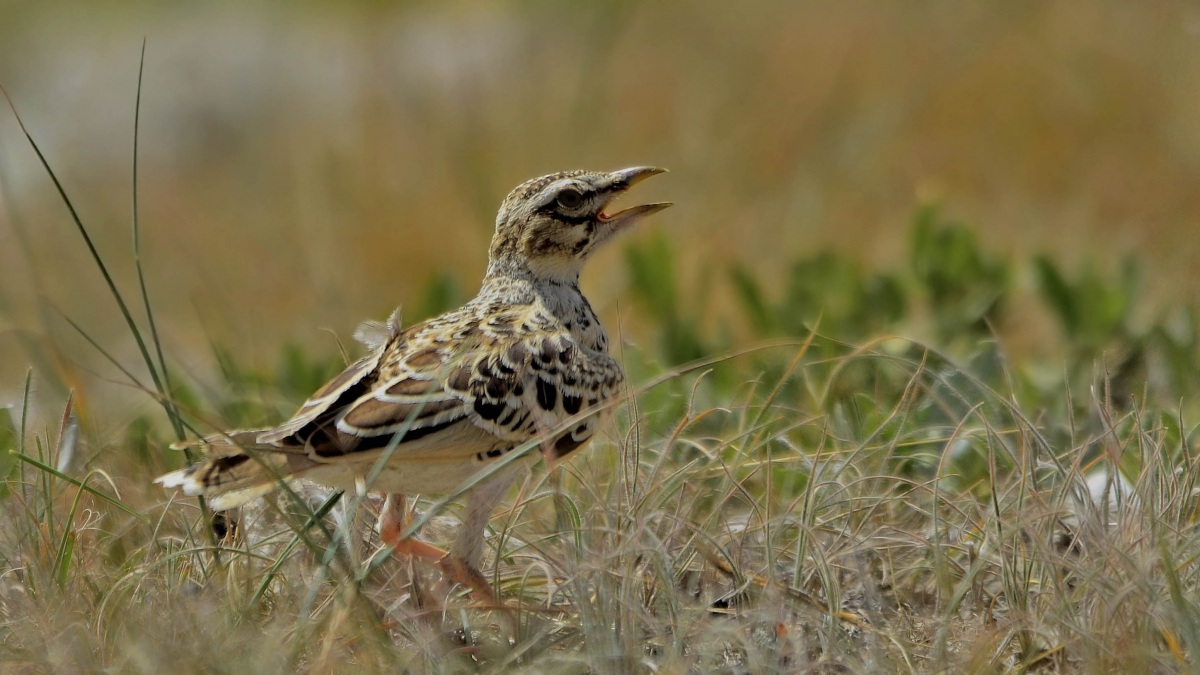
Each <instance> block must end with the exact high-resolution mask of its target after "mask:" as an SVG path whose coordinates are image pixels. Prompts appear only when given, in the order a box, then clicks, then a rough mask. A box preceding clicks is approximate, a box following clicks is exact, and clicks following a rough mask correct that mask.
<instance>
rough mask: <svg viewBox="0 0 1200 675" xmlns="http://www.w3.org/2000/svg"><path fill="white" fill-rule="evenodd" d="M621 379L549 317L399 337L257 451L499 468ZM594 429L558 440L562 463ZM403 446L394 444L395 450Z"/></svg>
mask: <svg viewBox="0 0 1200 675" xmlns="http://www.w3.org/2000/svg"><path fill="white" fill-rule="evenodd" d="M620 381H621V372H620V368H619V367H618V366H617V364H616V362H615V361H613V360H612V359H611V358H609V357H608V356H607V355H605V354H601V353H598V352H594V351H591V350H586V349H583V348H581V347H580V346H579V345H577V344H575V342H574V341H573V340H572V339H571V337H570V335H569V334H568V333H567V332H565V331H563V330H561V329H559V328H557V327H556V326H555V324H554V322H553V321H550V320H548V319H547V317H545V316H544V315H538V314H536V313H535V314H533V315H529V316H522V315H520V314H513V315H510V316H505V315H503V314H502V315H500V316H494V315H492V316H478V315H473V314H469V313H465V312H464V313H462V314H459V315H458V316H456V317H452V318H451V317H447V318H444V319H441V320H438V321H435V322H432V323H427V324H421V325H418V326H414V327H412V328H410V329H408V330H407V331H404V332H403V333H398V334H397V335H395V336H393V338H392V339H391V340H390V341H389V342H388V343H387V344H386V345H385V346H384V347H383V348H382V349H381V350H379V351H378V352H377V353H375V354H373V355H372V356H369V357H367V358H365V359H363V360H361V361H359V362H358V363H356V364H354V365H353V366H351V367H350V368H348V369H347V370H346V371H345V372H344V373H342V374H341V375H339V376H338V377H337V378H335V379H334V380H333V381H332V382H330V383H329V384H328V385H326V386H325V387H323V388H322V389H321V390H320V391H318V392H317V393H316V394H314V395H313V396H312V398H310V399H309V400H308V401H307V402H306V403H305V404H304V405H303V406H301V408H300V410H299V411H297V413H296V415H295V417H293V419H291V420H289V421H288V422H286V423H285V424H283V425H281V426H280V427H278V428H276V429H273V430H271V431H269V432H266V433H263V434H260V435H259V437H258V441H259V443H269V444H272V445H277V446H279V447H280V448H281V449H283V450H289V449H291V451H295V452H304V453H305V454H307V455H308V456H309V457H311V458H312V459H314V460H316V461H319V462H340V461H346V460H350V461H363V460H368V459H370V458H372V457H373V456H375V455H377V454H378V453H379V452H381V451H382V450H383V449H384V448H387V447H388V446H390V445H393V444H394V445H395V448H394V450H393V452H395V453H396V456H397V458H401V457H403V458H412V459H416V458H420V457H428V458H433V457H437V458H443V459H449V458H453V457H469V456H474V455H480V454H482V455H487V456H495V454H498V453H502V452H503V451H505V450H507V449H510V448H512V447H515V446H516V445H519V444H521V443H523V442H525V441H527V440H529V439H530V438H534V437H536V436H538V435H540V434H544V433H546V432H547V431H549V430H550V429H552V428H554V427H555V426H557V425H558V424H559V423H560V422H561V421H562V420H565V419H566V418H568V417H571V416H572V415H575V414H576V413H578V412H579V411H580V410H582V409H584V408H585V407H589V406H592V407H594V406H596V405H598V404H599V403H600V402H601V401H603V400H605V399H607V398H609V397H610V396H612V395H613V394H614V393H615V391H616V388H617V387H618V386H619V384H620ZM591 424H592V423H591V422H590V421H588V422H586V423H584V424H581V425H580V426H579V427H577V428H575V429H572V430H568V431H567V432H566V433H565V434H561V435H560V436H559V437H557V438H556V439H555V440H554V447H555V454H559V455H561V454H565V453H566V452H569V451H570V450H573V449H574V448H575V447H578V445H580V444H582V443H583V442H584V441H586V440H587V438H589V437H590V436H591V429H592V427H591ZM397 437H399V438H397Z"/></svg>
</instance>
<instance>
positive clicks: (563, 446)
mask: <svg viewBox="0 0 1200 675" xmlns="http://www.w3.org/2000/svg"><path fill="white" fill-rule="evenodd" d="M587 440H588V439H586V438H584V439H581V440H578V441H577V440H575V439H574V438H572V436H571V434H563V435H562V436H559V437H558V438H557V439H555V440H554V458H555V459H559V458H562V457H565V456H567V455H569V454H571V453H572V452H574V451H575V450H576V449H577V448H578V447H579V446H581V445H583V444H584V443H586V442H587Z"/></svg>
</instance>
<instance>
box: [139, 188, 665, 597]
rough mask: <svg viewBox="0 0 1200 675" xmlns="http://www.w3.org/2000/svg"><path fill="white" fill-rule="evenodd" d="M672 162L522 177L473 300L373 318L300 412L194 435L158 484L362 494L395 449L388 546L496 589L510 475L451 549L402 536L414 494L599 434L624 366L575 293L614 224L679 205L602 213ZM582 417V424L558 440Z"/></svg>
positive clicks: (485, 485) (472, 499)
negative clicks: (187, 460)
mask: <svg viewBox="0 0 1200 675" xmlns="http://www.w3.org/2000/svg"><path fill="white" fill-rule="evenodd" d="M663 172H664V169H656V168H652V167H633V168H629V169H622V170H620V171H613V172H611V173H603V172H592V171H569V172H564V173H555V174H550V175H548V176H542V177H541V178H535V179H533V180H531V181H528V182H526V183H523V184H521V185H520V186H518V187H517V188H516V189H515V190H513V191H512V192H511V193H509V195H508V197H506V198H505V199H504V202H503V203H502V204H501V205H500V212H499V214H498V215H497V216H496V233H495V235H494V236H493V238H492V243H491V248H490V250H489V255H488V258H489V260H488V268H487V274H486V276H484V279H483V284H482V287H481V288H480V290H479V294H478V295H477V296H476V297H475V298H474V299H473V300H471V301H470V302H468V303H467V304H465V305H463V306H462V307H461V308H459V309H456V310H454V311H451V312H448V313H446V314H443V315H441V316H439V317H437V318H435V319H431V320H429V321H426V322H424V323H420V324H417V325H414V326H410V327H409V328H405V329H402V328H401V326H400V322H399V319H398V316H397V315H396V314H393V316H392V317H391V318H390V319H389V320H388V322H387V323H386V324H378V323H367V324H364V325H363V326H361V327H360V328H359V331H358V332H357V333H356V337H357V338H358V339H359V340H360V341H362V342H364V343H365V344H367V346H368V347H370V348H371V353H370V354H369V355H367V356H365V357H364V358H362V359H360V360H359V361H357V362H356V363H354V364H352V365H351V366H350V367H349V368H347V369H346V370H345V371H344V372H342V373H341V374H340V375H338V376H337V377H335V378H334V379H333V380H332V381H330V382H329V383H328V384H326V385H325V386H324V387H322V388H321V389H320V390H319V391H317V392H316V393H315V394H313V395H312V397H310V398H309V399H308V400H307V401H305V403H304V405H302V406H300V409H299V410H298V411H296V414H295V415H294V416H293V417H292V418H291V419H290V420H288V421H287V422H285V423H283V424H281V425H279V426H277V427H272V428H268V429H251V430H233V431H226V432H223V433H217V434H213V435H211V436H208V437H206V438H204V439H201V440H199V441H195V442H193V443H192V444H191V445H192V446H194V447H198V448H199V449H201V450H202V451H203V453H204V454H205V456H206V459H205V460H204V461H203V462H201V463H199V464H195V465H192V466H189V467H187V468H185V469H182V470H180V471H175V472H173V473H169V474H167V475H165V476H162V477H160V478H158V479H157V481H156V482H158V483H160V484H162V485H163V486H164V487H167V488H176V487H178V488H183V491H184V492H185V493H187V494H189V495H204V496H205V497H207V498H208V499H209V504H210V505H211V507H212V508H213V509H216V510H225V509H230V508H233V507H236V506H239V505H241V504H244V503H246V502H248V501H250V500H252V499H255V498H257V497H261V496H263V495H265V494H267V493H268V492H270V491H271V490H272V489H274V488H275V487H276V486H277V485H278V482H279V481H280V480H288V479H291V478H305V479H308V480H312V481H315V482H317V483H321V484H324V485H328V486H331V487H336V488H341V489H356V488H358V487H359V486H361V485H362V484H363V483H364V481H366V480H367V479H368V477H369V475H370V474H371V473H372V470H373V468H374V467H375V465H376V464H377V463H378V462H379V460H380V458H381V457H386V460H385V462H384V463H383V464H382V465H381V467H380V470H379V471H378V473H377V475H376V476H375V477H374V479H373V480H372V481H371V482H370V483H369V484H367V485H366V488H367V489H368V490H371V491H378V492H384V493H387V499H386V500H385V502H384V506H383V510H382V513H381V514H380V517H379V532H380V536H381V538H382V539H383V541H384V542H385V543H387V544H390V545H392V546H393V547H394V550H395V551H396V552H397V553H399V554H402V555H409V556H412V557H414V558H421V559H425V560H428V561H431V562H433V563H436V564H437V565H439V566H440V567H441V569H442V570H443V573H444V574H445V575H446V577H447V578H449V579H451V580H453V581H456V582H459V583H462V584H464V585H466V586H469V587H470V588H472V589H473V590H474V591H475V592H476V593H479V594H481V595H483V596H484V597H491V596H492V590H491V588H490V586H489V585H488V583H487V581H486V580H485V579H484V577H483V575H482V574H480V573H479V571H478V566H479V559H480V556H481V554H482V550H483V531H484V528H485V527H486V525H487V521H488V519H489V518H490V516H491V512H492V510H493V509H494V508H495V506H496V505H497V504H498V503H499V501H500V499H501V498H502V497H503V495H504V493H505V492H506V491H507V489H508V487H509V485H510V483H511V482H512V480H513V478H514V477H515V471H513V470H508V469H507V468H506V469H505V470H502V471H499V472H497V473H495V474H494V475H492V476H490V477H489V478H487V479H486V480H484V481H483V482H481V483H480V484H478V485H476V486H475V487H474V489H473V490H472V491H471V492H470V493H469V496H468V502H467V508H466V512H465V515H464V517H463V521H462V525H461V527H460V529H459V532H458V535H457V537H456V538H455V540H454V542H453V543H452V544H451V546H450V550H449V552H448V553H447V552H445V551H442V550H441V549H438V548H435V547H433V546H431V545H429V544H427V543H424V542H421V541H418V540H416V539H412V538H408V539H406V538H403V537H402V533H403V532H404V529H405V517H406V508H405V497H404V495H405V494H412V493H445V492H451V491H454V490H455V489H456V488H457V487H458V486H459V485H462V484H463V483H464V482H465V481H467V480H469V479H470V478H472V477H473V476H475V475H476V474H477V473H478V472H480V471H481V470H483V469H484V468H485V467H487V466H488V465H489V464H490V463H492V462H495V461H497V460H499V459H500V458H502V457H503V456H504V455H505V454H506V453H508V452H509V451H511V450H513V449H514V448H517V447H518V446H520V445H522V444H524V443H526V442H528V441H531V440H533V439H539V438H540V439H541V441H542V443H541V444H542V447H543V450H544V452H545V453H547V454H548V455H550V456H552V457H554V458H561V457H564V456H566V455H567V454H569V453H571V452H573V451H575V450H576V449H578V448H579V447H580V446H582V445H583V444H585V443H587V442H588V440H590V439H591V437H592V433H593V430H594V427H595V424H596V422H595V419H596V418H595V415H587V411H595V410H598V409H600V408H601V407H603V405H604V403H605V402H607V401H609V400H610V399H612V398H613V397H614V396H615V395H616V394H617V392H618V390H619V388H620V385H621V382H622V380H623V375H622V372H621V366H620V364H619V363H618V362H617V361H616V360H615V359H613V358H612V357H611V356H610V355H609V353H608V337H607V336H606V335H605V332H604V328H603V327H602V326H601V325H600V321H599V319H597V317H596V314H595V312H594V311H592V307H591V305H590V304H588V301H587V298H585V297H584V296H583V293H582V292H580V290H579V273H580V270H581V269H582V268H583V265H584V263H585V262H586V261H587V259H588V256H590V255H591V254H592V252H593V251H595V250H596V249H598V248H599V247H600V246H602V245H603V244H604V243H605V242H607V241H609V240H610V239H612V238H613V236H614V235H616V234H618V233H619V232H621V231H623V230H625V229H626V228H627V227H629V226H630V225H632V224H633V223H634V222H636V221H638V220H641V219H642V218H644V217H645V216H648V215H650V214H652V213H655V212H657V211H661V210H662V209H664V208H666V207H667V206H670V204H666V203H656V204H645V205H642V206H635V207H632V208H628V209H625V210H622V211H613V212H609V211H608V210H607V209H608V208H609V207H610V205H611V204H612V203H613V202H614V201H615V200H616V199H617V197H619V196H620V195H621V194H623V193H624V192H625V191H626V190H628V189H629V188H630V187H631V186H633V185H635V184H637V183H638V182H640V181H642V180H644V179H645V178H648V177H649V176H653V175H655V174H659V173H663ZM571 418H576V419H578V420H579V423H578V424H575V425H573V426H571V427H570V428H568V429H566V430H565V431H559V432H558V433H557V434H556V435H553V436H547V431H548V430H554V429H556V428H558V427H560V426H562V424H563V423H564V422H565V421H566V420H568V419H571ZM530 456H531V457H534V456H536V455H534V454H532V453H531V454H530ZM514 468H515V465H514Z"/></svg>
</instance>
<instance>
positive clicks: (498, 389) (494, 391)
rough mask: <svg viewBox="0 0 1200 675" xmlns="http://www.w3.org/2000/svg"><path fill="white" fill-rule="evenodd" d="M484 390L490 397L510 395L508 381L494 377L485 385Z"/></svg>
mask: <svg viewBox="0 0 1200 675" xmlns="http://www.w3.org/2000/svg"><path fill="white" fill-rule="evenodd" d="M483 390H484V391H485V392H487V395H488V398H504V397H505V396H508V382H506V381H505V380H502V379H500V378H498V377H493V378H492V379H490V380H488V381H487V384H485V385H484V386H483Z"/></svg>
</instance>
